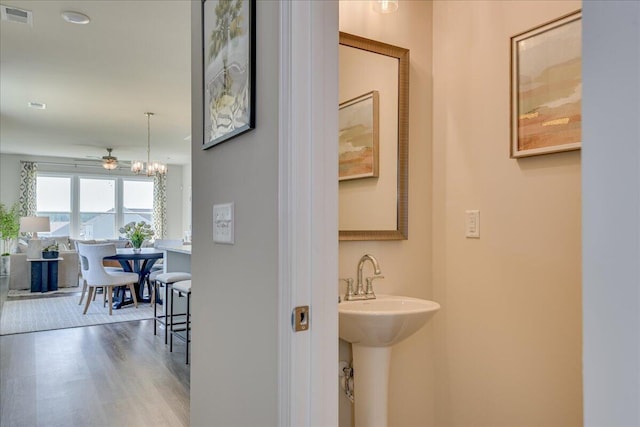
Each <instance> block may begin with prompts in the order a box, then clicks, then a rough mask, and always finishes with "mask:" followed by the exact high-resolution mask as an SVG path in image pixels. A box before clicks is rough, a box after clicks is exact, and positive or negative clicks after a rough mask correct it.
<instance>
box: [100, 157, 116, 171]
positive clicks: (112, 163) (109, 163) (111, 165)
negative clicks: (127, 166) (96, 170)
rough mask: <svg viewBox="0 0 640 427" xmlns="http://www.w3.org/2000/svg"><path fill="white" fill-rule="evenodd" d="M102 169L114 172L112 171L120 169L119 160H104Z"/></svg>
mask: <svg viewBox="0 0 640 427" xmlns="http://www.w3.org/2000/svg"><path fill="white" fill-rule="evenodd" d="M102 167H103V168H105V169H107V170H110V171H112V170H114V169H115V168H117V167H118V161H117V160H113V159H107V160H104V161H103V162H102Z"/></svg>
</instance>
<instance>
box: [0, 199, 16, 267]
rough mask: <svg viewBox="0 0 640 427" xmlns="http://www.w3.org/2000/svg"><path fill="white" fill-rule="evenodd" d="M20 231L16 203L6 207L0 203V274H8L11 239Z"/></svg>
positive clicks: (11, 246)
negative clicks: (0, 240)
mask: <svg viewBox="0 0 640 427" xmlns="http://www.w3.org/2000/svg"><path fill="white" fill-rule="evenodd" d="M19 233H20V212H19V208H18V204H17V203H14V204H13V206H11V208H7V207H6V206H5V205H4V204H3V203H0V238H1V239H2V250H1V251H0V252H1V256H0V275H1V276H8V275H9V260H10V257H9V254H10V253H11V252H12V249H13V241H14V240H15V239H17V238H18V234H19Z"/></svg>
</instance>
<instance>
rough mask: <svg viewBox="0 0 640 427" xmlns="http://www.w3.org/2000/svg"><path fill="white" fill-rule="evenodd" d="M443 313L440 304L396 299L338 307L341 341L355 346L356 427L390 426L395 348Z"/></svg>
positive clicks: (386, 297) (382, 298)
mask: <svg viewBox="0 0 640 427" xmlns="http://www.w3.org/2000/svg"><path fill="white" fill-rule="evenodd" d="M439 309H440V304H438V303H437V302H433V301H428V300H423V299H419V298H411V297H403V296H392V295H378V296H377V298H376V299H370V300H361V301H343V302H341V303H340V304H339V305H338V316H339V335H340V338H342V339H343V340H345V341H348V342H350V343H351V344H352V346H353V372H354V377H353V380H354V407H355V425H356V427H386V426H387V396H388V385H389V362H390V360H391V346H392V345H394V344H396V343H399V342H400V341H402V340H404V339H405V338H407V337H409V336H410V335H412V334H413V333H414V332H416V331H417V330H418V329H420V328H421V327H422V326H423V325H424V324H425V323H426V322H427V320H429V319H430V318H431V316H432V315H433V314H434V313H435V312H436V311H438V310H439Z"/></svg>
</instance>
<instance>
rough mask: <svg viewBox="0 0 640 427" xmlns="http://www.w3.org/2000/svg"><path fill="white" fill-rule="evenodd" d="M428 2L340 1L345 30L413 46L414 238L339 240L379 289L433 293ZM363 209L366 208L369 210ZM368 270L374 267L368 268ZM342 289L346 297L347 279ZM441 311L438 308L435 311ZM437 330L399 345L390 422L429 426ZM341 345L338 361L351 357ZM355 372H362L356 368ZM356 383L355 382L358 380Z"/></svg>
mask: <svg viewBox="0 0 640 427" xmlns="http://www.w3.org/2000/svg"><path fill="white" fill-rule="evenodd" d="M431 8H432V6H431V2H426V1H425V2H418V1H414V2H400V7H399V9H398V11H397V12H395V13H392V14H389V15H380V14H377V13H375V12H373V11H372V10H371V5H370V2H368V1H341V2H340V11H339V12H340V23H339V28H340V31H344V32H347V33H351V34H356V35H359V36H362V37H366V38H369V39H373V40H378V41H382V42H385V43H389V44H393V45H396V46H400V47H404V48H407V49H409V51H410V57H411V63H410V67H409V89H410V94H409V117H410V118H409V239H408V240H404V241H386V242H380V241H377V242H376V241H365V242H340V247H339V257H340V259H339V263H340V266H339V272H340V277H352V278H355V276H356V267H357V264H358V260H359V259H360V257H361V256H362V255H363V254H365V253H371V254H373V255H374V256H375V257H376V258H377V259H378V261H380V267H381V269H382V273H383V275H384V276H385V279H383V280H379V281H377V282H376V284H375V288H376V289H375V291H376V292H378V293H381V294H396V295H407V296H413V297H419V298H426V299H435V298H434V295H433V292H432V287H431V275H432V269H431V245H432V242H431V239H432V236H431V208H432V206H431V187H432V170H431V167H430V165H431V162H432V159H431V143H432V139H431V123H432V121H431V105H432V98H431V93H432V88H431V78H432V76H431ZM365 212H366V209H362V212H361V214H364V213H365ZM366 268H367V271H368V272H369V273H368V274H369V275H370V273H371V270H370V268H371V267H370V266H367V267H366ZM339 292H340V293H341V294H343V295H344V293H345V285H344V284H341V285H340V287H339ZM437 316H439V314H436V317H437ZM433 344H434V336H433V331H432V325H427V327H425V328H422V329H421V330H420V331H419V332H417V333H416V334H415V335H414V336H412V337H410V338H408V339H407V340H406V341H404V342H402V343H400V344H398V345H397V346H395V347H394V349H393V352H392V360H391V372H390V384H389V387H390V388H389V425H391V426H403V427H405V426H431V425H433V417H434V411H435V409H434V407H433V402H434V395H433V391H434V387H433V383H434V381H435V379H434V373H433V364H434V348H433ZM350 357H351V356H350V345H349V344H348V343H346V342H344V341H341V343H340V359H341V360H350ZM356 375H357V373H356ZM356 381H357V380H356ZM339 404H340V425H341V426H343V427H344V426H349V425H350V422H351V412H352V407H351V405H350V403H349V402H348V400H347V399H346V398H345V397H344V395H343V394H342V393H341V394H340V400H339Z"/></svg>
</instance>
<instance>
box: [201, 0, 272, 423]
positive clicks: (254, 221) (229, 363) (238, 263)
mask: <svg viewBox="0 0 640 427" xmlns="http://www.w3.org/2000/svg"><path fill="white" fill-rule="evenodd" d="M191 10H192V14H191V29H192V30H191V31H192V37H191V48H192V62H193V64H200V59H199V58H200V57H201V55H202V48H201V43H202V35H201V32H200V26H201V23H202V18H201V3H200V2H192V5H191ZM256 17H257V22H256V31H257V33H256V39H257V40H258V43H259V48H258V49H257V52H256V70H257V73H256V91H257V92H256V102H257V104H256V114H257V116H256V128H255V129H254V130H252V131H250V132H247V133H245V134H243V135H240V136H238V137H236V138H234V139H232V140H229V141H227V142H224V143H222V144H220V145H217V146H215V147H213V148H210V149H208V150H206V151H203V150H202V149H201V148H200V146H199V145H198V144H197V143H195V142H194V143H193V149H192V175H193V182H192V187H193V215H192V216H193V224H194V235H193V255H192V258H191V266H192V276H193V293H194V298H193V300H192V301H193V343H192V354H193V357H192V359H191V361H192V364H191V425H193V426H198V427H200V426H225V427H226V426H228V427H232V426H247V427H249V426H275V425H276V424H277V409H278V377H277V371H278V363H277V362H278V357H277V356H278V352H277V350H278V318H277V310H278V251H277V241H278V93H279V80H278V77H279V75H278V59H277V58H278V49H279V47H278V46H279V45H278V42H279V40H278V29H279V7H278V5H277V3H276V2H272V1H258V2H257V9H256ZM201 79H202V68H201V67H200V66H197V65H195V66H193V67H192V112H193V114H192V139H193V141H202V140H203V138H202V123H203V121H202V89H201V83H200V82H201V81H202V80H201ZM227 202H235V230H234V231H235V244H234V245H223V244H214V243H213V237H212V236H213V230H212V225H213V213H212V208H213V204H214V203H227Z"/></svg>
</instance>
